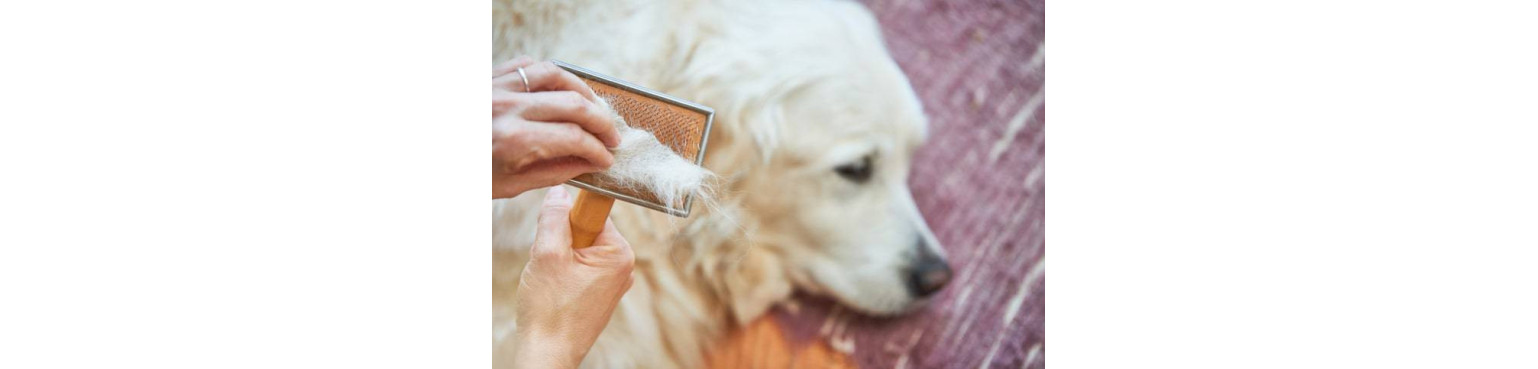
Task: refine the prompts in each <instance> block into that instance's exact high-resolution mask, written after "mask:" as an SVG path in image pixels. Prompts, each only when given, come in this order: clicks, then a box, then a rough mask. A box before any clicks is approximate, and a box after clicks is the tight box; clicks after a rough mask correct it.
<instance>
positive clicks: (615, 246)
mask: <svg viewBox="0 0 1538 369" xmlns="http://www.w3.org/2000/svg"><path fill="white" fill-rule="evenodd" d="M576 254H577V260H578V261H580V262H582V263H583V264H587V265H591V266H595V267H601V268H604V269H607V270H612V271H614V272H615V273H617V274H629V273H630V271H631V270H632V269H633V268H635V250H632V249H631V248H630V242H628V241H625V237H624V236H623V235H620V233H619V229H618V228H615V227H614V221H613V220H607V221H605V222H604V224H603V231H602V232H599V233H598V237H597V238H594V239H593V246H592V247H588V248H584V249H579V250H576Z"/></svg>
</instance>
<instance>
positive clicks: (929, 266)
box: [908, 241, 951, 297]
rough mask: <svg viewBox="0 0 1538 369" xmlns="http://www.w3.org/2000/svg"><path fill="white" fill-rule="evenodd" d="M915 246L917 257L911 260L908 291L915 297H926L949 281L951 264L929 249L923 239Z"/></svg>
mask: <svg viewBox="0 0 1538 369" xmlns="http://www.w3.org/2000/svg"><path fill="white" fill-rule="evenodd" d="M917 246H918V253H917V254H918V257H917V258H915V259H914V260H913V268H912V269H911V270H910V271H909V273H908V292H910V293H912V294H913V296H915V297H928V296H929V295H933V294H934V293H935V292H939V291H940V289H941V288H944V287H945V284H946V283H948V282H950V281H951V266H950V265H949V264H948V263H946V262H945V258H942V257H940V256H939V255H935V254H934V252H931V251H929V248H928V247H925V244H924V241H919V243H918V245H917Z"/></svg>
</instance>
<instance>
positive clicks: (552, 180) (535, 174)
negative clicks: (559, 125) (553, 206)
mask: <svg viewBox="0 0 1538 369" xmlns="http://www.w3.org/2000/svg"><path fill="white" fill-rule="evenodd" d="M601 170H603V168H599V167H597V166H595V165H593V164H590V163H588V162H587V160H582V159H579V158H576V157H571V156H566V157H560V158H555V159H550V160H542V161H539V162H536V163H534V164H530V165H528V166H526V167H524V168H522V170H521V171H519V172H518V173H516V174H512V175H510V176H508V177H507V178H504V179H500V181H501V182H504V183H508V184H510V185H511V186H512V187H509V188H505V189H503V188H498V187H496V186H497V184H495V183H493V184H492V186H493V188H492V189H493V190H499V189H500V190H501V192H494V193H493V196H496V195H497V194H498V193H507V194H516V193H518V192H520V191H521V189H529V188H543V187H550V186H555V185H559V184H561V183H565V182H566V181H568V180H571V179H572V178H576V177H577V176H580V175H583V174H585V173H592V172H597V171H601ZM497 180H498V179H494V181H497Z"/></svg>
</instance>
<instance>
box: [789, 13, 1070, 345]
mask: <svg viewBox="0 0 1538 369" xmlns="http://www.w3.org/2000/svg"><path fill="white" fill-rule="evenodd" d="M865 4H866V5H867V6H869V7H870V9H871V10H872V11H873V12H875V14H876V16H877V18H878V20H879V21H880V22H881V25H882V30H883V34H884V35H885V36H886V42H887V45H888V47H889V48H890V50H891V52H892V55H893V56H894V57H896V59H897V62H898V64H899V65H900V66H901V67H902V69H903V71H904V72H905V73H907V75H908V77H909V78H910V79H912V81H913V86H914V88H915V89H917V90H918V93H919V97H920V98H921V99H922V100H923V103H924V107H925V109H926V110H927V112H928V114H929V117H930V120H931V132H930V134H931V136H930V140H929V142H928V143H927V144H926V145H925V146H924V147H923V148H922V149H920V150H919V152H918V155H917V158H916V160H917V162H916V163H915V166H914V171H913V176H912V178H909V181H910V184H911V186H912V188H913V195H914V197H915V198H916V199H917V201H918V206H919V210H921V211H922V212H923V213H924V216H925V219H927V220H928V222H929V225H930V227H931V228H933V229H934V232H935V235H936V236H937V237H939V239H940V242H941V243H942V245H943V246H944V248H945V249H946V252H947V253H948V256H949V258H950V262H951V266H952V268H954V269H955V271H956V274H955V278H954V279H953V280H952V281H951V283H950V285H948V286H947V287H946V289H945V290H944V291H942V292H940V293H939V294H938V295H937V296H936V298H935V300H934V301H933V303H932V304H930V305H929V306H927V307H926V308H924V309H923V310H921V311H918V312H915V313H913V314H910V315H906V316H902V317H897V318H888V319H880V318H872V317H868V316H862V315H858V314H855V313H851V312H850V311H848V310H846V309H843V308H840V307H837V306H836V305H834V304H832V303H830V302H828V301H825V300H821V299H815V298H807V297H802V298H799V299H798V301H799V303H797V304H796V305H797V306H798V307H797V308H794V309H777V310H776V311H775V313H774V314H775V318H776V319H778V320H779V321H780V323H781V324H782V325H783V326H785V327H787V330H788V331H789V332H790V334H791V335H792V336H793V337H794V338H795V339H797V340H809V339H816V338H818V337H827V339H828V340H829V341H830V342H831V343H832V345H833V346H834V348H835V349H838V350H841V351H845V352H847V353H849V354H850V355H851V356H852V357H853V358H854V359H855V360H856V361H857V362H858V363H859V365H860V367H862V368H892V367H905V368H941V367H944V368H978V367H1010V368H1020V367H1029V368H1042V367H1045V357H1046V355H1045V352H1046V348H1045V347H1046V346H1045V342H1046V339H1045V335H1044V334H1045V333H1044V331H1043V329H1044V322H1045V314H1046V311H1045V304H1044V301H1045V298H1046V296H1045V285H1044V279H1045V277H1044V273H1045V269H1044V266H1043V263H1044V261H1043V257H1044V245H1045V239H1044V234H1043V233H1044V228H1043V218H1044V216H1045V193H1046V187H1045V182H1044V178H1045V176H1044V175H1043V173H1044V169H1043V163H1044V157H1043V155H1044V154H1045V152H1046V150H1045V136H1044V134H1043V132H1042V129H1043V127H1044V125H1045V112H1046V110H1045V104H1044V92H1043V85H1044V70H1045V69H1044V68H1045V67H1044V65H1045V63H1044V52H1043V51H1042V50H1043V48H1042V40H1043V34H1044V32H1045V19H1044V15H1045V10H1044V6H1043V3H1042V1H1041V0H1027V1H955V0H951V1H905V0H876V1H865Z"/></svg>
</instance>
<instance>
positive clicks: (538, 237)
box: [530, 186, 572, 259]
mask: <svg viewBox="0 0 1538 369" xmlns="http://www.w3.org/2000/svg"><path fill="white" fill-rule="evenodd" d="M571 202H572V199H571V195H570V194H567V193H566V189H565V188H563V187H561V186H555V187H551V188H550V190H549V191H548V192H546V193H545V202H544V204H543V205H541V206H540V209H539V227H538V229H537V230H536V231H535V233H534V247H533V249H532V250H530V255H531V256H532V257H534V258H540V259H545V258H551V257H560V256H561V255H570V254H571V250H572V249H571V220H570V218H568V217H569V216H570V214H571Z"/></svg>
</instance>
